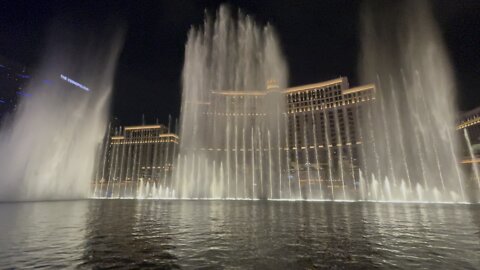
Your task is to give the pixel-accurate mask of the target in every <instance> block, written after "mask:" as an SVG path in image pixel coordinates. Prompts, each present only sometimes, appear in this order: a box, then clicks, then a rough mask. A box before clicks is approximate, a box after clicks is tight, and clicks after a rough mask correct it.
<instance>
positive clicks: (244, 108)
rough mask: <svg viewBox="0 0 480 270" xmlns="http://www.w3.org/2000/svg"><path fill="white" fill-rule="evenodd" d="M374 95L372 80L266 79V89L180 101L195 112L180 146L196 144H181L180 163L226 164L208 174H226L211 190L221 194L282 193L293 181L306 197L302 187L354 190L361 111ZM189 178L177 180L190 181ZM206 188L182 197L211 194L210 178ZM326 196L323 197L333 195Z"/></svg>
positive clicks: (272, 195) (276, 195)
mask: <svg viewBox="0 0 480 270" xmlns="http://www.w3.org/2000/svg"><path fill="white" fill-rule="evenodd" d="M374 100H375V86H374V85H373V84H368V85H362V86H359V87H353V88H350V87H349V83H348V80H347V78H346V77H340V78H338V79H333V80H329V81H325V82H319V83H315V84H308V85H301V86H295V87H290V88H287V89H279V88H278V86H276V83H275V81H269V82H267V86H266V89H264V90H258V91H257V90H252V89H248V90H245V91H241V90H222V91H211V92H210V94H209V96H202V97H201V99H200V98H199V99H198V100H188V101H187V102H186V103H185V105H186V106H188V108H183V110H192V111H195V112H198V113H197V114H195V117H196V119H195V121H193V122H192V123H193V124H192V125H191V126H190V125H189V126H184V127H183V129H182V135H181V136H182V138H181V139H182V145H185V147H189V146H190V145H191V146H193V147H195V149H184V153H188V154H186V155H185V156H184V157H181V159H182V160H180V162H179V164H180V166H185V164H193V163H195V164H197V166H198V168H203V167H205V166H208V167H212V168H213V167H216V168H217V171H218V168H219V166H223V167H222V168H221V172H215V171H216V170H212V172H211V174H212V175H215V177H216V178H218V177H220V174H223V177H224V178H227V180H226V182H227V183H226V184H225V183H223V188H222V190H223V191H221V192H217V193H216V194H214V196H220V197H233V196H234V197H266V198H282V197H283V196H285V194H281V193H282V192H283V193H284V192H286V190H288V192H290V190H291V187H290V186H293V185H294V184H292V183H298V185H297V184H295V187H294V189H296V192H297V194H298V193H300V194H302V195H301V196H303V197H309V196H308V195H306V194H307V193H306V192H312V190H323V191H328V192H329V194H333V193H337V191H338V190H342V189H343V190H345V189H355V188H356V187H357V185H358V181H359V171H360V170H359V165H360V154H359V151H360V150H359V149H360V147H359V146H360V145H361V144H362V143H364V140H363V139H362V135H361V134H362V132H361V131H360V129H361V128H362V127H361V123H362V121H363V119H362V118H363V115H364V114H363V113H362V111H363V109H364V108H365V107H366V106H369V105H370V104H371V103H372V102H373V101H374ZM195 124H202V125H206V126H207V127H208V130H204V129H205V128H203V127H197V128H198V130H200V129H201V130H202V131H203V132H196V131H195V130H196V127H195ZM184 140H190V141H192V143H188V142H187V143H185V141H184ZM193 141H195V142H194V143H193ZM184 143H185V144H184ZM202 157H204V159H205V160H206V161H203V158H202ZM199 158H200V159H202V160H198V161H195V160H194V159H199ZM184 160H186V161H188V162H184ZM203 163H205V164H203ZM178 169H179V170H184V169H183V168H182V167H180V168H178ZM202 172H203V171H201V172H200V173H202ZM216 174H218V176H217V175H216ZM179 175H180V176H182V175H183V173H179ZM272 175H273V176H272ZM189 177H190V176H189V175H188V174H186V178H185V177H183V178H182V177H179V179H180V180H181V181H192V180H191V179H190V178H192V177H190V178H189ZM187 178H188V179H190V180H185V179H187ZM196 178H198V177H194V178H192V179H194V180H195V179H196ZM200 178H202V177H200ZM249 179H254V181H255V183H250V182H251V180H249ZM195 181H196V180H195ZM205 181H212V180H211V179H207V180H205ZM288 181H290V183H287V182H288ZM271 182H275V184H273V183H271ZM195 185H199V184H195ZM207 186H208V187H209V188H207V190H203V191H201V192H204V193H205V194H198V195H197V193H196V190H199V189H200V190H201V188H200V186H199V187H198V188H193V189H192V190H191V191H190V193H189V195H187V196H192V194H193V196H198V197H202V196H209V195H208V194H207V193H208V192H210V190H218V189H219V188H218V186H219V184H215V183H213V182H212V183H210V184H207ZM240 187H241V188H240ZM178 188H179V189H181V185H180V186H178ZM334 189H335V190H337V191H331V190H334ZM239 190H240V191H239ZM299 190H300V191H299ZM330 191H331V192H330ZM213 192H214V191H213ZM315 192H317V191H315ZM317 193H318V192H317ZM329 194H325V197H328V196H333V195H329ZM322 196H323V195H322ZM311 197H313V196H310V198H311ZM317 197H319V196H317Z"/></svg>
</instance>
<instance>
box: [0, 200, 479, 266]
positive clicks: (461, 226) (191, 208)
mask: <svg viewBox="0 0 480 270" xmlns="http://www.w3.org/2000/svg"><path fill="white" fill-rule="evenodd" d="M479 207H480V206H479V205H434V204H375V203H311V202H293V203H292V202H262V201H259V202H251V201H153V200H144V201H135V200H93V201H79V202H56V203H29V204H0V215H1V217H2V219H1V221H0V229H1V231H2V235H1V237H0V265H2V266H5V267H7V268H8V267H17V268H22V269H24V268H33V267H34V266H44V267H46V268H55V267H59V268H62V267H65V266H72V265H73V266H76V267H77V268H80V269H91V268H97V269H98V268H125V269H133V268H136V269H139V268H140V269H158V268H161V269H175V268H187V269H188V268H208V269H223V268H257V269H313V268H340V269H343V268H348V269H351V268H354V269H376V268H399V269H412V268H425V269H427V268H447V269H475V268H477V267H478V265H480V262H479V259H478V254H480V241H479V240H480V239H479V233H478V232H479V230H480V215H479V210H480V208H479Z"/></svg>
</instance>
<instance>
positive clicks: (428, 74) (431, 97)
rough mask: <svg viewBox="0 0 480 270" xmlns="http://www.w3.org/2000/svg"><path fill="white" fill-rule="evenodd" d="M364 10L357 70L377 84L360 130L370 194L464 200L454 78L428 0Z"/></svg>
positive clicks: (371, 6) (388, 197) (379, 5)
mask: <svg viewBox="0 0 480 270" xmlns="http://www.w3.org/2000/svg"><path fill="white" fill-rule="evenodd" d="M387 9H388V10H389V12H385V11H386V10H387ZM392 9H393V10H394V11H395V12H392ZM363 11H364V12H363V14H362V17H363V19H362V20H363V29H362V55H361V60H360V65H359V70H360V74H361V78H362V79H363V80H365V81H368V82H371V81H374V82H375V83H376V87H377V91H376V103H375V105H374V106H370V107H368V108H366V110H365V112H364V113H365V114H366V115H368V117H366V119H367V120H366V121H369V122H371V124H372V132H371V133H370V134H367V133H368V132H364V134H363V136H364V137H365V138H366V144H365V145H364V148H365V149H364V153H365V154H364V155H363V157H362V158H363V159H365V161H366V166H365V167H364V168H362V169H363V172H364V174H365V175H366V178H367V179H366V181H371V182H372V183H371V184H370V187H372V184H373V181H374V179H377V181H378V185H377V186H376V188H374V189H378V190H374V192H373V193H378V192H384V193H385V192H387V191H388V192H387V193H388V194H385V195H386V197H385V199H386V200H389V201H392V200H393V201H398V200H408V201H442V202H453V201H457V200H458V201H468V198H467V197H466V193H465V188H464V177H463V175H462V172H461V170H460V168H459V162H458V160H457V157H458V156H459V154H460V151H459V147H458V146H459V138H460V136H459V134H455V118H456V115H457V113H458V112H457V110H456V106H455V105H456V101H455V94H456V93H455V90H456V89H455V83H454V79H453V76H452V70H451V67H450V63H449V60H448V57H447V54H446V52H445V48H444V45H443V43H442V41H441V37H440V33H439V30H438V28H437V26H436V24H435V22H434V19H433V15H432V14H431V12H430V8H429V7H428V3H426V2H425V1H407V2H405V3H401V4H400V3H397V4H394V5H393V6H392V5H391V3H389V4H387V3H385V4H378V5H376V6H375V5H369V6H366V7H365V8H364V10H363ZM361 124H363V125H364V126H366V125H367V124H368V123H365V122H362V123H361ZM368 178H370V180H368ZM403 179H406V181H407V182H406V183H404V180H403ZM382 182H384V183H382ZM365 199H367V200H377V198H376V197H374V196H366V198H365Z"/></svg>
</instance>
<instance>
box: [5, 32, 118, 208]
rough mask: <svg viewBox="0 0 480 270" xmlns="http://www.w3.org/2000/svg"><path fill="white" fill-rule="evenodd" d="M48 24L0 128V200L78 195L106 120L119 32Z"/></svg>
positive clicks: (83, 191)
mask: <svg viewBox="0 0 480 270" xmlns="http://www.w3.org/2000/svg"><path fill="white" fill-rule="evenodd" d="M96 31H97V33H98V34H99V35H93V34H91V33H90V34H86V35H83V34H85V33H78V32H77V33H74V32H70V31H69V30H68V27H66V26H65V25H62V26H61V27H60V26H57V27H56V28H55V30H53V31H52V33H51V37H50V39H49V43H48V44H47V50H46V52H45V54H44V58H43V60H42V62H41V65H40V67H39V69H38V70H37V72H35V74H34V76H33V79H32V80H31V81H30V83H29V85H28V87H27V89H26V92H27V95H25V97H22V99H21V100H20V101H19V104H18V105H17V109H16V110H15V111H14V112H12V114H11V115H9V117H8V119H5V120H4V122H3V123H2V126H1V130H0V152H1V153H2V155H1V157H0V171H1V175H0V200H1V201H10V200H45V199H50V200H51V199H72V198H85V197H87V196H88V195H89V191H90V181H89V179H91V178H92V176H93V171H94V166H95V165H94V164H95V162H94V161H95V160H94V157H95V156H96V154H97V152H98V150H97V149H98V148H99V145H100V143H101V140H102V137H103V135H104V131H105V129H106V124H107V122H108V117H107V115H108V106H109V100H110V92H111V88H112V83H113V76H114V71H115V65H116V60H117V57H118V53H119V51H120V48H121V38H120V36H121V35H120V34H119V33H117V34H114V35H112V33H111V32H109V31H101V30H100V31H99V30H98V29H97V30H96Z"/></svg>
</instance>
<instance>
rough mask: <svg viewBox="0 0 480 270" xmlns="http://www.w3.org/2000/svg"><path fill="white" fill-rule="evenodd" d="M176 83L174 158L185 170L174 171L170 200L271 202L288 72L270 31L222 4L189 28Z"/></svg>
mask: <svg viewBox="0 0 480 270" xmlns="http://www.w3.org/2000/svg"><path fill="white" fill-rule="evenodd" d="M182 83H183V91H182V108H181V130H180V134H181V138H182V140H181V143H180V156H184V157H185V159H184V164H182V166H183V167H186V168H188V170H191V171H190V173H189V174H177V179H176V181H177V186H178V187H181V188H180V189H179V190H178V193H177V195H178V196H179V197H181V198H193V197H195V196H196V195H197V194H201V195H200V196H201V197H205V196H208V195H205V194H221V196H222V197H223V198H239V197H242V196H243V197H247V195H248V196H251V197H252V198H253V197H254V196H255V197H256V198H278V197H279V196H280V191H279V185H280V180H281V178H282V174H283V173H284V172H285V171H286V170H287V166H286V164H285V163H284V162H285V160H284V159H282V158H278V157H281V156H282V155H283V153H280V151H282V152H283V151H284V148H283V144H284V142H285V139H284V137H283V134H284V132H283V131H284V129H285V127H284V126H283V123H284V121H283V119H280V118H281V117H283V115H284V113H285V112H286V109H285V107H286V106H285V99H284V97H283V95H282V93H281V92H280V91H281V89H285V87H286V84H287V67H286V64H285V61H284V60H283V57H282V54H281V52H280V46H279V44H278V41H277V38H276V35H275V33H274V31H273V29H272V27H271V26H270V25H266V26H261V25H258V24H257V23H255V22H254V20H253V19H252V18H251V17H250V16H246V15H244V14H242V13H241V12H240V11H239V12H238V13H237V14H232V13H231V11H230V10H229V9H228V8H227V7H226V6H221V7H220V8H219V10H218V11H217V13H216V16H215V17H211V16H208V15H207V16H206V18H205V22H204V24H203V26H201V27H198V28H197V27H194V28H192V29H191V30H190V32H189V34H188V40H187V44H186V46H185V62H184V68H183V75H182ZM279 131H281V132H279ZM246 135H250V136H246ZM247 153H248V154H247ZM195 157H197V158H195ZM196 159H197V160H202V161H204V162H205V164H206V165H205V166H206V167H205V166H201V169H200V166H196V165H197V164H196V161H195V160H196ZM187 163H188V164H187ZM212 164H217V165H218V164H220V166H215V167H213V166H212ZM263 166H265V168H263ZM212 170H217V171H212ZM207 172H208V173H207ZM212 175H220V178H219V179H217V180H216V181H218V182H219V183H215V182H213V181H212V179H209V177H211V176H212ZM222 175H225V176H222ZM246 179H251V181H252V183H251V184H250V185H248V187H246V183H245V182H246ZM280 188H281V187H280ZM217 189H220V190H217ZM246 189H249V190H246ZM250 189H251V190H250ZM242 190H243V191H242ZM210 191H211V192H210ZM204 195H205V196H204Z"/></svg>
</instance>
